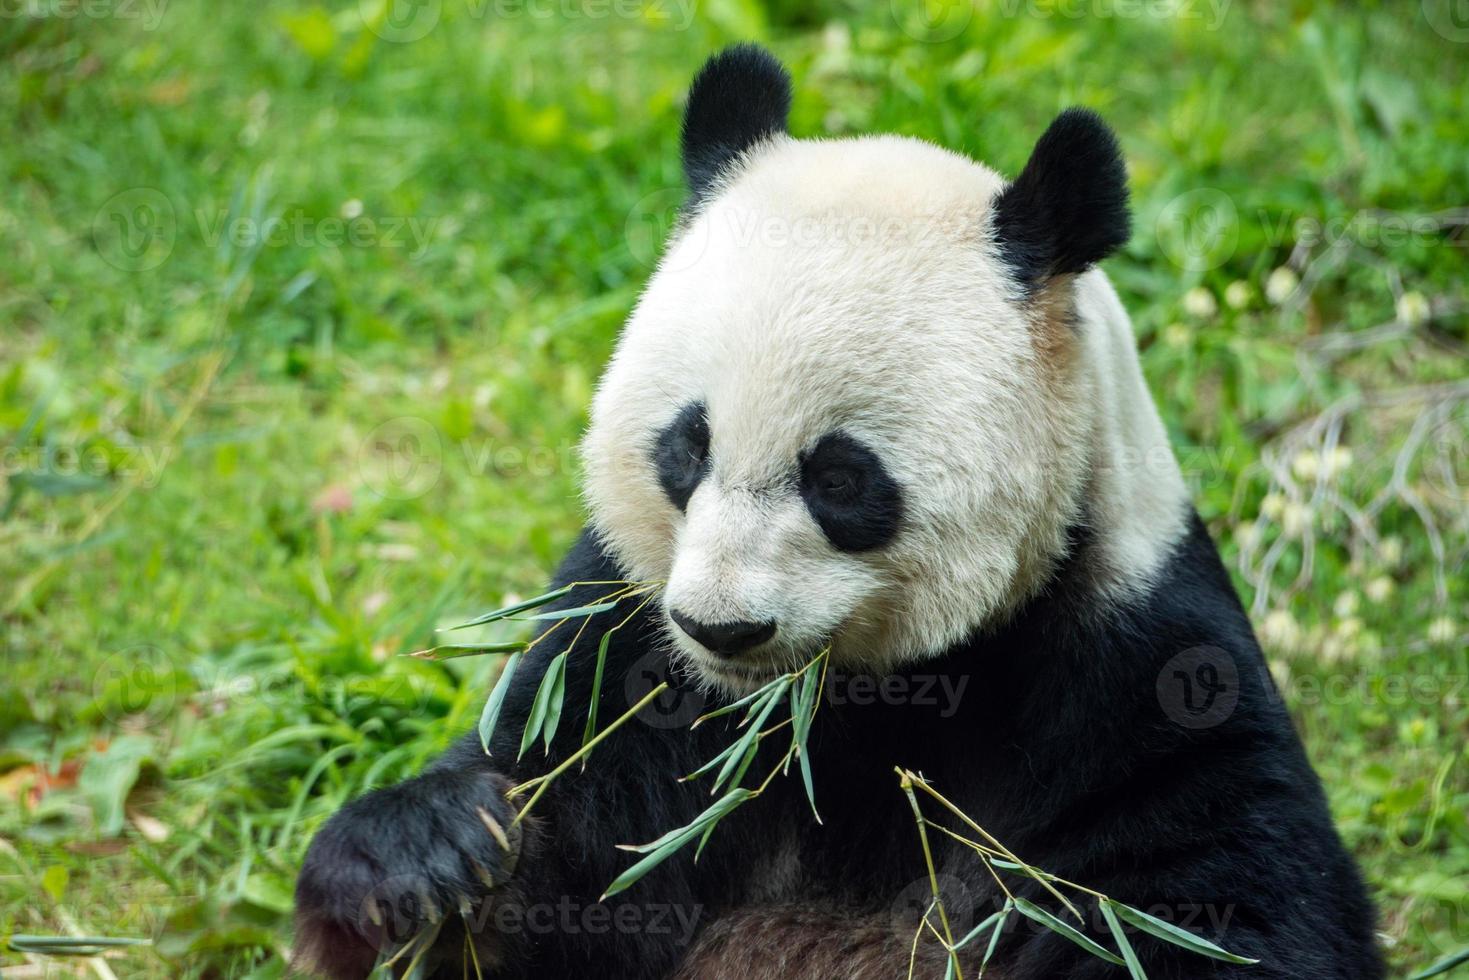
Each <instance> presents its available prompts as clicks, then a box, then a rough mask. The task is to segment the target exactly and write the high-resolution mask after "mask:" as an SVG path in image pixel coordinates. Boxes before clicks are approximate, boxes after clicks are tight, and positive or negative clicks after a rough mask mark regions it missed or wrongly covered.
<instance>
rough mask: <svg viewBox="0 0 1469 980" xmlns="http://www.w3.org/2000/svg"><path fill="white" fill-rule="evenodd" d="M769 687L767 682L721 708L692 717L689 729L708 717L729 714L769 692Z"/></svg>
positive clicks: (696, 726) (700, 723)
mask: <svg viewBox="0 0 1469 980" xmlns="http://www.w3.org/2000/svg"><path fill="white" fill-rule="evenodd" d="M772 683H773V682H772ZM769 689H770V685H769V684H766V685H765V686H764V687H762V688H760V689H759V690H757V691H751V692H750V693H749V694H746V695H745V696H744V697H742V698H740V699H739V700H738V701H732V702H730V703H729V704H726V705H724V706H723V707H722V708H715V709H714V710H713V711H710V712H708V713H707V714H702V715H700V716H699V717H697V718H695V719H694V723H693V724H692V725H690V726H689V729H690V730H693V729H695V728H698V727H699V726H700V725H702V724H704V722H706V721H708V720H709V719H710V718H718V717H719V716H720V715H727V714H730V713H731V712H735V711H738V710H740V709H741V708H743V707H744V706H745V705H747V704H749V703H750V702H751V701H753V700H755V699H756V698H759V697H763V696H765V695H766V694H768V693H769Z"/></svg>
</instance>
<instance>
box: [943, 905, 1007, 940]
mask: <svg viewBox="0 0 1469 980" xmlns="http://www.w3.org/2000/svg"><path fill="white" fill-rule="evenodd" d="M1007 914H1008V913H1007V912H1006V911H1005V910H1004V909H1001V910H1000V911H998V912H995V913H993V914H991V915H990V916H989V917H988V918H987V919H985V920H984V921H983V922H981V923H980V924H979V925H977V926H975V927H974V928H973V929H970V930H969V931H968V932H966V933H965V934H964V936H963V937H962V938H961V939H960V940H959V941H958V942H957V943H955V944H954V948H955V949H963V948H964V947H965V946H968V945H969V944H970V943H971V942H973V941H974V940H975V939H977V938H978V937H979V934H980V933H982V932H984V931H985V930H986V929H991V928H993V927H995V926H996V925H998V924H1000V923H1001V922H1004V921H1005V916H1006V915H1007Z"/></svg>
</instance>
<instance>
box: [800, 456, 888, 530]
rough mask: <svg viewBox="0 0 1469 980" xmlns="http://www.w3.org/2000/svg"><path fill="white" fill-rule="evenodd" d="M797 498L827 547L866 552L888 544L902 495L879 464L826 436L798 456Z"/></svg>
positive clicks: (880, 463)
mask: <svg viewBox="0 0 1469 980" xmlns="http://www.w3.org/2000/svg"><path fill="white" fill-rule="evenodd" d="M800 488H801V497H802V499H803V500H804V501H805V502H806V509H807V510H808V511H810V512H811V516H812V518H813V519H814V520H815V521H816V523H817V525H818V526H819V527H820V528H821V531H822V533H823V534H825V535H826V538H827V540H828V541H830V542H831V543H832V546H833V547H835V548H838V549H840V550H842V551H870V550H871V549H873V548H879V547H881V546H882V545H885V544H887V543H888V542H889V541H891V540H892V538H893V536H894V535H895V534H897V532H898V525H899V523H900V522H901V520H902V516H903V495H902V491H901V490H900V488H899V487H898V484H897V481H895V480H894V479H893V478H892V477H891V476H890V475H889V474H888V471H887V469H886V468H884V467H883V465H882V460H880V459H878V458H877V454H876V453H874V452H873V451H872V450H871V449H868V448H867V447H866V446H864V445H863V444H862V443H861V442H859V441H857V440H856V439H853V438H852V437H851V436H849V435H847V434H846V433H844V432H831V433H828V434H827V435H824V436H822V437H821V439H819V440H818V441H817V443H816V445H815V446H813V447H812V448H811V449H810V450H808V451H806V452H804V453H802V454H801V474H800Z"/></svg>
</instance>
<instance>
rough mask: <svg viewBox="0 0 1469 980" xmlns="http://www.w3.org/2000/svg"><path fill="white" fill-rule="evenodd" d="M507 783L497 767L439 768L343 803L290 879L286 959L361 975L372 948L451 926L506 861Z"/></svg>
mask: <svg viewBox="0 0 1469 980" xmlns="http://www.w3.org/2000/svg"><path fill="white" fill-rule="evenodd" d="M511 785H512V784H511V783H510V781H509V780H507V779H506V778H505V777H503V776H501V775H499V774H497V773H492V772H474V773H465V772H456V771H451V770H443V771H439V772H430V773H426V774H424V775H422V776H419V777H418V778H416V779H412V780H409V781H408V782H405V783H401V784H399V785H397V786H392V787H389V788H387V789H381V790H377V791H375V792H372V793H369V794H367V795H366V796H363V797H362V798H360V799H358V800H355V801H353V802H352V803H350V804H348V805H347V806H345V807H343V808H342V809H341V810H340V811H339V812H338V813H337V814H336V815H335V816H333V817H332V818H331V819H330V820H329V821H327V823H326V825H325V826H323V827H322V829H321V830H320V831H319V832H318V833H317V835H316V837H315V839H313V840H312V842H311V847H310V848H309V849H308V851H307V853H306V862H305V864H304V866H303V867H302V869H301V875H300V877H299V878H298V879H297V882H296V947H295V948H296V951H295V957H294V959H295V965H296V967H297V968H299V969H302V970H304V971H306V972H308V973H312V974H316V975H324V976H329V977H333V978H336V980H347V978H361V977H366V976H367V975H368V974H369V973H370V972H371V971H372V969H373V966H374V964H375V963H376V962H377V961H378V958H379V956H380V955H381V954H384V953H386V954H388V955H390V956H391V955H392V954H393V953H395V952H396V951H398V950H399V949H400V948H401V947H402V945H403V944H404V943H406V942H408V941H410V940H414V939H415V938H416V937H419V936H422V935H427V934H428V933H429V932H430V931H431V930H434V929H435V928H437V927H440V926H441V925H443V924H444V923H445V921H446V920H448V921H449V922H452V923H455V926H456V928H455V929H452V930H450V931H457V923H458V920H459V919H460V916H464V917H466V918H468V917H470V916H471V914H472V913H474V912H475V910H477V909H479V908H481V903H482V902H483V900H484V899H485V896H487V895H488V894H489V892H490V890H491V889H493V888H496V887H499V886H501V885H504V884H505V883H506V882H507V881H508V880H509V878H510V875H511V873H512V872H513V871H514V869H515V863H516V860H517V858H518V857H519V854H520V844H521V839H522V833H521V828H520V826H518V825H516V824H514V823H513V822H512V821H513V819H514V816H515V810H514V809H513V808H512V807H511V805H510V804H509V802H507V801H506V799H505V792H506V791H507V790H508V789H509V788H510V787H511ZM461 934H462V933H461ZM410 955H411V954H410Z"/></svg>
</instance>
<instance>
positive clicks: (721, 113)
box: [683, 44, 791, 206]
mask: <svg viewBox="0 0 1469 980" xmlns="http://www.w3.org/2000/svg"><path fill="white" fill-rule="evenodd" d="M790 111H791V78H790V76H789V75H787V74H786V70H785V68H783V67H781V64H780V62H779V61H776V60H775V57H774V55H772V54H771V53H770V52H769V51H766V50H765V49H764V48H762V47H760V46H759V45H755V44H736V45H734V46H732V47H728V48H725V49H724V50H723V51H721V52H719V54H716V55H715V56H714V57H712V58H710V59H709V60H708V61H707V62H705V64H704V67H703V68H701V69H699V73H698V74H697V75H695V76H694V83H693V85H692V86H691V87H690V88H689V104H688V108H687V109H686V110H684V117H683V169H684V176H685V177H686V178H687V180H688V182H689V192H690V193H689V203H690V205H691V206H692V205H697V204H698V203H699V202H700V201H701V200H703V199H704V197H705V196H706V195H707V194H708V193H709V190H710V188H711V187H712V186H713V184H714V181H715V180H716V179H717V178H718V177H719V175H720V173H722V172H723V171H724V170H725V169H726V168H727V167H729V165H730V164H731V163H733V162H734V161H735V160H736V159H738V158H739V156H740V155H741V154H742V153H744V152H745V151H746V150H748V149H749V148H750V147H751V146H753V145H754V144H756V143H758V142H759V141H760V140H763V139H768V138H769V137H771V136H774V135H776V134H777V133H784V132H785V130H786V117H787V116H788V115H789V114H790Z"/></svg>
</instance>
